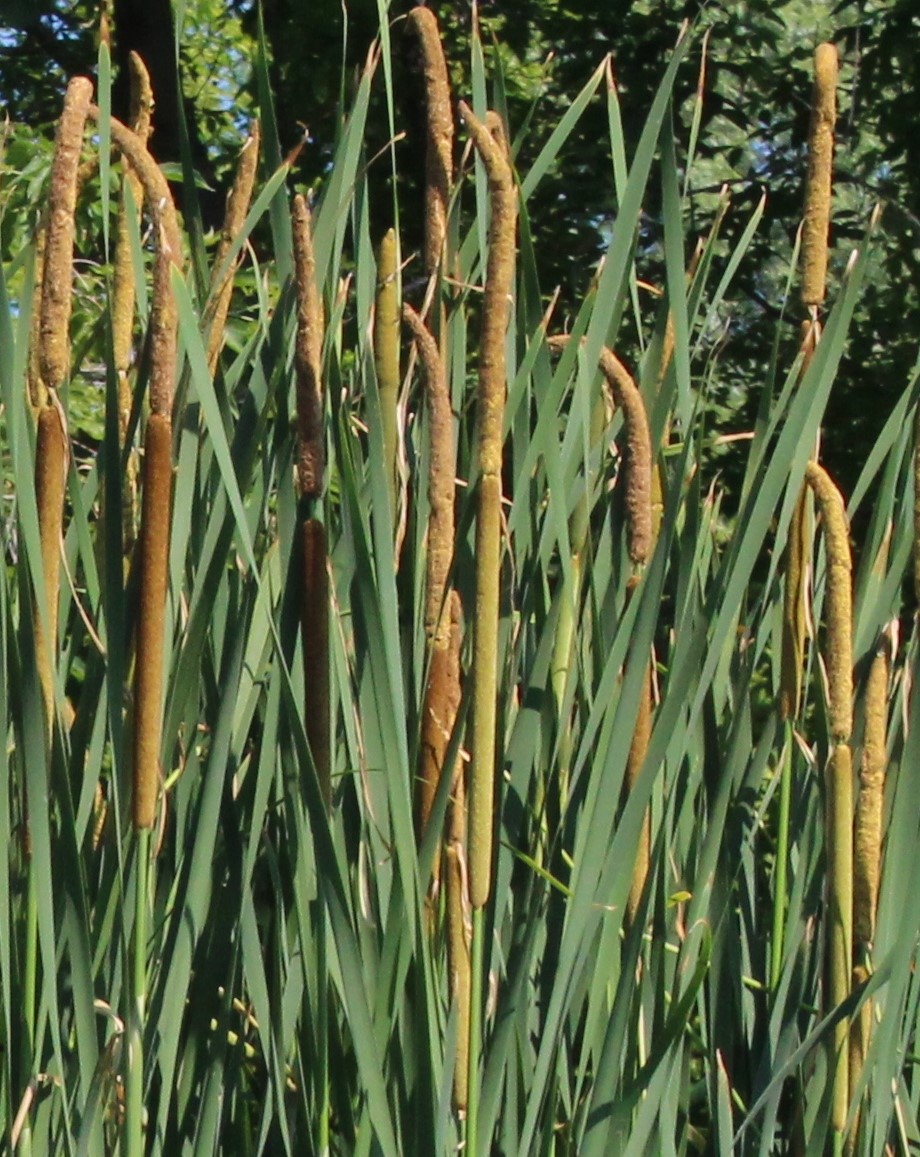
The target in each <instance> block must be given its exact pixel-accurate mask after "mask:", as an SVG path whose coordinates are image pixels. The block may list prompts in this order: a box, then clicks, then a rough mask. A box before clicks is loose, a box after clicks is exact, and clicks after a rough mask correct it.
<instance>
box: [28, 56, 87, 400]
mask: <svg viewBox="0 0 920 1157" xmlns="http://www.w3.org/2000/svg"><path fill="white" fill-rule="evenodd" d="M92 95H93V86H92V83H91V82H90V81H89V80H87V79H86V77H84V76H78V77H75V78H74V79H73V80H72V81H71V82H70V84H68V86H67V94H66V96H65V97H64V110H63V112H62V114H61V119H60V121H59V122H58V128H57V135H56V138H55V146H54V161H53V163H52V166H51V190H50V194H49V201H48V231H47V238H46V241H45V251H44V264H43V269H42V297H41V320H40V323H39V335H40V336H39V340H40V345H39V354H38V359H39V361H38V364H39V372H40V374H41V378H42V382H43V383H44V386H45V387H46V388H48V389H52V390H56V389H58V388H59V387H60V386H61V385H62V384H63V383H64V382H65V381H66V380H67V378H68V377H69V374H70V341H69V338H68V329H69V326H70V303H71V293H72V282H73V241H74V210H75V208H76V203H77V169H78V168H79V164H80V149H81V147H82V145H83V126H84V125H85V123H86V117H87V113H88V112H89V108H90V100H91V98H92Z"/></svg>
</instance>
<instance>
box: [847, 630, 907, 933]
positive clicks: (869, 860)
mask: <svg viewBox="0 0 920 1157" xmlns="http://www.w3.org/2000/svg"><path fill="white" fill-rule="evenodd" d="M896 625H897V624H896V622H895V623H894V624H889V626H888V628H887V629H886V631H885V633H884V634H883V635H882V637H881V639H880V640H879V643H878V646H877V647H876V650H875V655H874V656H873V658H872V663H871V665H870V667H869V677H868V679H867V681H866V694H865V712H866V726H865V732H864V735H863V750H862V761H861V764H860V773H859V802H858V806H857V810H856V831H855V835H854V860H855V877H854V881H853V935H854V937H855V942H856V951H857V956H860V955H865V954H868V952H869V951H870V949H871V947H872V941H873V939H874V936H875V912H876V907H877V904H878V886H879V870H880V866H881V857H882V799H883V795H884V789H885V766H886V763H887V754H886V753H887V747H886V734H887V730H888V676H889V667H890V664H891V652H892V645H893V644H892V638H893V633H894V630H895V629H896Z"/></svg>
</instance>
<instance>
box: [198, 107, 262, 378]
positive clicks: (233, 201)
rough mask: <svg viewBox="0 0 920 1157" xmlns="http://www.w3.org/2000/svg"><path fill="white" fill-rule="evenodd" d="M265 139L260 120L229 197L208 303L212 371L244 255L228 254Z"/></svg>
mask: <svg viewBox="0 0 920 1157" xmlns="http://www.w3.org/2000/svg"><path fill="white" fill-rule="evenodd" d="M261 139H262V133H261V128H260V125H259V122H258V120H254V121H253V122H252V123H251V124H250V126H249V136H248V137H247V138H246V141H245V143H244V144H243V148H242V150H241V152H240V159H239V162H238V164H237V166H236V176H235V177H234V179H233V187H232V188H231V190H230V194H229V196H228V197H227V210H226V213H225V214H224V224H223V228H222V229H221V231H220V241H219V242H218V245H217V252H216V253H215V254H214V264H213V266H212V273H211V300H210V303H209V305H208V310H207V318H208V368H209V369H210V371H211V374H212V375H213V374H215V373H216V372H217V363H218V360H219V358H220V350H221V346H222V345H223V340H224V329H225V328H226V325H227V314H228V313H229V311H230V299H231V297H232V296H233V274H234V273H235V271H236V268H237V266H238V265H239V263H240V259H241V255H238V256H237V258H236V261H235V262H234V263H233V264H232V265H230V266H227V268H226V269H225V268H224V266H225V265H226V263H227V255H228V254H229V252H230V249H231V247H232V245H233V243H234V241H235V240H236V239H237V237H238V236H239V234H240V233H241V232H242V229H243V224H244V222H245V220H246V214H247V213H248V212H249V203H250V201H251V200H252V191H253V189H254V188H255V183H256V172H257V170H258V166H259V145H260V142H261Z"/></svg>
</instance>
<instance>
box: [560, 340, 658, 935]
mask: <svg viewBox="0 0 920 1157" xmlns="http://www.w3.org/2000/svg"><path fill="white" fill-rule="evenodd" d="M568 340H569V339H568V336H567V335H559V336H554V337H551V338H550V339H549V345H550V348H551V349H553V350H557V351H558V350H562V349H564V348H565V346H566V345H567V344H568ZM600 368H601V372H602V374H603V376H604V381H605V383H606V385H607V388H608V390H609V391H610V395H611V397H612V399H613V402H614V404H615V405H616V407H617V409H619V410H620V411H621V412H622V414H623V424H624V428H625V436H626V447H625V449H626V453H625V467H624V490H625V498H624V506H625V510H626V549H627V553H628V555H629V559H630V561H631V562H632V564H633V566H634V567H635V568H637V572H638V571H639V569H641V568H642V567H644V566H645V564H646V562H647V561H648V557H649V553H650V551H651V547H652V543H653V541H654V534H655V530H654V525H653V510H652V493H653V459H652V442H651V435H650V432H649V424H648V415H647V414H646V411H645V403H644V402H643V400H642V394H641V393H640V392H639V387H638V386H637V385H636V382H635V379H634V378H633V376H632V374H631V373H630V372H629V370H627V368H626V366H625V365H624V364H623V362H622V361H621V360H620V359H619V358H618V357H617V355H616V354H615V353H614V352H613V351H612V350H610V349H607V348H606V347H604V348H602V350H601V353H600ZM586 531H587V527H586V526H585V527H584V534H580V535H579V541H578V542H577V543H574V542H573V544H572V546H573V551H574V550H575V549H576V547H577V548H578V549H579V550H580V549H582V548H583V546H584V536H586ZM637 583H638V573H637V574H634V575H633V576H632V578H631V579H630V583H629V588H628V589H629V592H630V593H632V591H633V590H634V589H635V587H636V585H637ZM652 662H653V661H652V660H650V661H649V668H648V670H647V672H646V674H645V676H644V678H643V684H642V690H641V692H640V698H639V708H638V713H637V716H636V726H635V729H634V732H633V737H632V740H631V742H630V749H629V757H628V759H627V763H626V791H627V793H628V792H630V791H632V789H633V787H634V785H635V782H636V779H637V778H638V775H639V772H640V770H641V768H642V764H643V763H644V762H645V755H646V752H647V750H648V743H649V739H650V737H651V720H652V697H653V693H654V670H653V667H652ZM650 846H651V817H650V816H649V814H648V811H646V814H645V818H644V820H643V823H642V828H641V831H640V835H639V846H638V848H637V851H636V862H635V867H634V871H633V877H632V884H631V886H630V892H629V900H628V902H627V913H626V918H627V924H628V925H631V924H632V922H633V919H634V917H635V913H636V910H637V907H638V903H639V900H640V899H641V896H642V890H643V888H644V887H645V881H646V879H647V878H648V869H649V850H650Z"/></svg>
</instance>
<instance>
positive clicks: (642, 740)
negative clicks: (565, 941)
mask: <svg viewBox="0 0 920 1157" xmlns="http://www.w3.org/2000/svg"><path fill="white" fill-rule="evenodd" d="M652 699H653V687H652V667H651V663H650V664H649V667H648V669H647V670H646V672H645V675H644V677H643V681H642V690H641V691H640V693H639V711H638V714H637V715H636V727H635V730H634V731H633V737H632V742H631V743H630V745H629V755H628V757H627V760H626V785H625V786H626V790H627V791H628V792H631V791H632V789H633V787H634V786H635V784H636V780H637V779H638V778H639V772H640V771H641V770H642V765H643V763H644V762H645V756H646V754H647V753H648V745H649V740H650V739H651V736H652ZM651 835H652V828H651V816H650V815H649V810H648V808H646V809H645V815H644V816H643V817H642V827H641V828H640V829H639V844H638V847H637V848H636V860H635V863H634V864H633V873H632V881H631V883H630V886H629V897H628V899H627V901H626V927H627V928H631V927H632V926H633V923H634V922H635V919H636V913H637V912H638V910H639V903H640V901H641V899H642V892H643V890H644V888H645V882H646V880H647V879H648V872H649V864H650V862H651V858H650V850H651V844H652V840H651Z"/></svg>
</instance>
